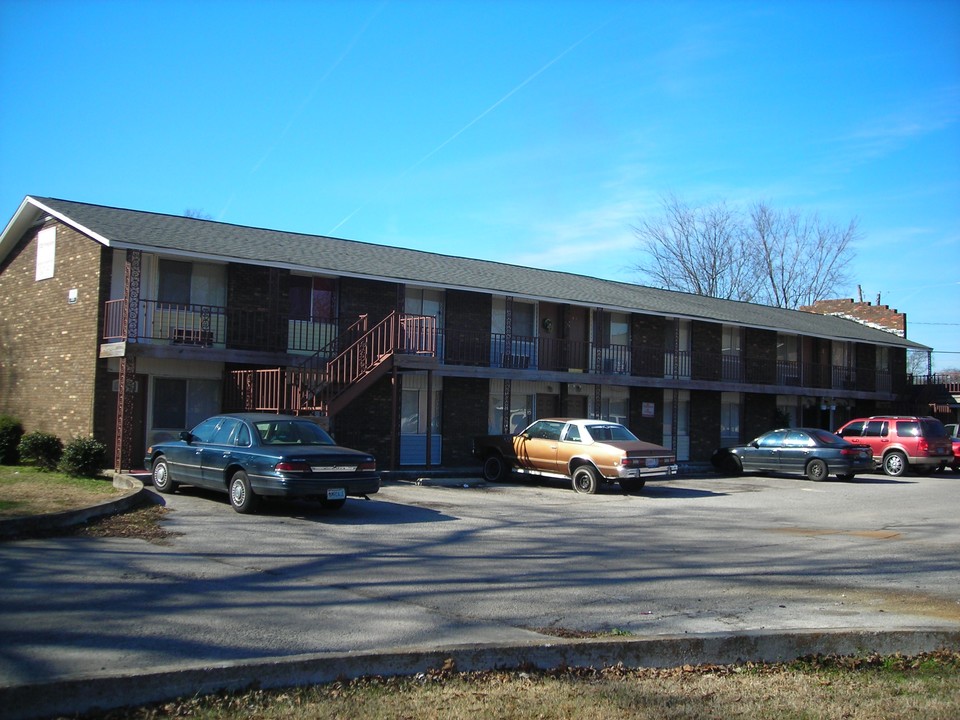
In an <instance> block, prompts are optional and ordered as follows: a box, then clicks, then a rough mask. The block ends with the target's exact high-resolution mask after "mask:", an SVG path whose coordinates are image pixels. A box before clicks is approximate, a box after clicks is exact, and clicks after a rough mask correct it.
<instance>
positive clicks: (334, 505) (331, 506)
mask: <svg viewBox="0 0 960 720" xmlns="http://www.w3.org/2000/svg"><path fill="white" fill-rule="evenodd" d="M346 502H347V500H346V498H340V499H339V500H327V499H326V498H320V507H322V508H323V509H324V510H339V509H340V508H342V507H343V506H344V504H345V503H346Z"/></svg>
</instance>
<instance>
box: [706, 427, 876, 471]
mask: <svg viewBox="0 0 960 720" xmlns="http://www.w3.org/2000/svg"><path fill="white" fill-rule="evenodd" d="M711 462H712V464H713V466H714V468H716V469H717V470H719V471H720V472H727V473H732V474H740V473H742V472H782V473H803V474H804V475H806V476H807V478H808V479H809V480H826V479H827V477H829V476H830V475H836V476H837V477H838V478H840V479H841V480H853V478H854V477H855V476H856V474H857V473H864V472H871V471H872V470H873V469H874V462H873V451H871V450H870V448H869V447H867V446H865V445H854V444H853V443H851V442H847V441H846V440H844V439H843V438H841V437H839V436H837V435H835V434H833V433H832V432H829V431H828V430H821V429H819V428H781V429H779V430H771V431H770V432H766V433H764V434H763V435H761V436H760V437H758V438H756V439H755V440H753V441H752V442H750V443H748V444H746V445H737V446H735V447H728V448H720V449H719V450H717V451H716V452H715V453H714V454H713V457H712V458H711Z"/></svg>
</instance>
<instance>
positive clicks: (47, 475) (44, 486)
mask: <svg viewBox="0 0 960 720" xmlns="http://www.w3.org/2000/svg"><path fill="white" fill-rule="evenodd" d="M122 492H123V491H122V490H118V489H117V488H115V487H113V483H112V482H111V480H110V479H109V478H107V477H102V478H72V477H70V476H68V475H64V474H63V473H59V472H41V471H40V470H37V469H36V468H34V467H30V466H26V465H16V466H10V465H0V518H12V517H25V516H29V515H41V514H44V513H53V512H60V511H62V510H70V509H73V508H77V507H86V506H88V505H93V504H95V503H98V502H102V501H104V500H109V499H110V498H111V497H116V496H117V495H119V494H121V493H122Z"/></svg>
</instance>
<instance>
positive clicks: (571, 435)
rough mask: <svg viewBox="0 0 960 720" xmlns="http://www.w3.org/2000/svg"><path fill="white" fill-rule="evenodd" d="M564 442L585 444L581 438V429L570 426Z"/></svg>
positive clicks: (564, 435)
mask: <svg viewBox="0 0 960 720" xmlns="http://www.w3.org/2000/svg"><path fill="white" fill-rule="evenodd" d="M563 440H565V441H566V442H583V440H581V438H580V428H579V426H577V425H568V426H567V430H566V432H565V433H564V434H563Z"/></svg>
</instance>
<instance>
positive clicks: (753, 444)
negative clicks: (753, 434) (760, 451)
mask: <svg viewBox="0 0 960 720" xmlns="http://www.w3.org/2000/svg"><path fill="white" fill-rule="evenodd" d="M750 447H752V448H758V447H760V443H758V442H757V441H756V440H754V441H753V442H752V443H750Z"/></svg>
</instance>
